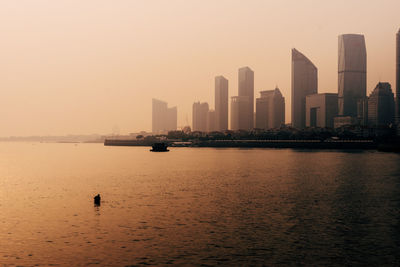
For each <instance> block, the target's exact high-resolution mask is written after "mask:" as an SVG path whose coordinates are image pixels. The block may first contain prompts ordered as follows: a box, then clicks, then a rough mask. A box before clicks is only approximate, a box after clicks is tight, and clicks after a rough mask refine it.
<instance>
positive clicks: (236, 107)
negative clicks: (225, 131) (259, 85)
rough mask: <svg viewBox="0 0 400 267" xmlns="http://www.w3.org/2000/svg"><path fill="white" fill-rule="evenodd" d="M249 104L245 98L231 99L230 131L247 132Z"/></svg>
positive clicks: (235, 97) (236, 97)
mask: <svg viewBox="0 0 400 267" xmlns="http://www.w3.org/2000/svg"><path fill="white" fill-rule="evenodd" d="M249 102H250V101H249V98H248V97H247V96H233V97H231V130H233V131H237V130H249V124H248V120H249V117H248V116H249V115H248V114H249V112H248V109H249V106H250V104H249Z"/></svg>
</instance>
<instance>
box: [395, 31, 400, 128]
mask: <svg viewBox="0 0 400 267" xmlns="http://www.w3.org/2000/svg"><path fill="white" fill-rule="evenodd" d="M396 122H397V124H399V125H400V29H399V31H398V32H397V34H396Z"/></svg>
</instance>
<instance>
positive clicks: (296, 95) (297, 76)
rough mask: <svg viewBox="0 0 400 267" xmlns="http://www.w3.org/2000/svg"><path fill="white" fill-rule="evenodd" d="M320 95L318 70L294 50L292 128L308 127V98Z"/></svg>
mask: <svg viewBox="0 0 400 267" xmlns="http://www.w3.org/2000/svg"><path fill="white" fill-rule="evenodd" d="M316 93H318V70H317V68H316V67H315V65H314V64H313V63H312V62H311V61H310V60H309V59H308V58H307V57H305V56H304V55H303V54H302V53H300V52H299V51H297V50H296V49H295V48H293V49H292V126H293V127H295V128H298V129H302V128H304V127H305V126H306V96H307V95H312V94H316Z"/></svg>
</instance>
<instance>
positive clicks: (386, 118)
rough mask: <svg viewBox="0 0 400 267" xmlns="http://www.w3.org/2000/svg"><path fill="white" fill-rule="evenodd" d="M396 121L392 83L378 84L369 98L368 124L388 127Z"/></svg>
mask: <svg viewBox="0 0 400 267" xmlns="http://www.w3.org/2000/svg"><path fill="white" fill-rule="evenodd" d="M393 121H394V95H393V92H392V87H391V86H390V83H381V82H380V83H378V84H377V86H376V87H375V89H374V91H372V93H371V94H370V95H369V97H368V124H369V125H370V126H387V125H389V124H390V123H393Z"/></svg>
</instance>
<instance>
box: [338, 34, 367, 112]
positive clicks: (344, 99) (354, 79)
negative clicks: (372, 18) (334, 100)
mask: <svg viewBox="0 0 400 267" xmlns="http://www.w3.org/2000/svg"><path fill="white" fill-rule="evenodd" d="M338 50H339V54H338V63H339V64H338V115H339V116H342V117H352V118H356V117H357V116H359V115H358V114H357V102H358V101H360V99H365V97H366V83H367V52H366V47H365V39H364V36H363V35H360V34H343V35H340V36H339V44H338Z"/></svg>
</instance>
